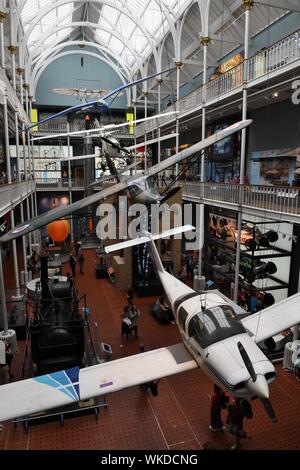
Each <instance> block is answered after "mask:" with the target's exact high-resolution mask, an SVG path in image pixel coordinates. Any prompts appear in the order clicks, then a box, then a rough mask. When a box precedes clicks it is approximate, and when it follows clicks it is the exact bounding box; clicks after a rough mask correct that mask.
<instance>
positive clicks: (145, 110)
mask: <svg viewBox="0 0 300 470" xmlns="http://www.w3.org/2000/svg"><path fill="white" fill-rule="evenodd" d="M143 93H144V99H145V107H144V117H145V118H146V117H147V111H148V110H147V105H148V102H147V101H148V99H147V97H148V95H149V92H148V91H147V90H144V91H143ZM144 126H145V137H144V142H145V147H144V149H145V152H144V155H145V160H144V169H145V171H146V170H147V163H148V162H147V124H146V121H145V123H144Z"/></svg>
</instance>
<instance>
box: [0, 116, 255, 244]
mask: <svg viewBox="0 0 300 470" xmlns="http://www.w3.org/2000/svg"><path fill="white" fill-rule="evenodd" d="M251 122H252V120H251V119H246V120H244V121H239V122H237V123H235V124H233V125H232V126H229V127H226V128H225V129H222V130H220V131H218V132H217V133H216V134H213V135H211V136H210V137H207V138H206V139H204V140H202V141H200V142H197V143H196V144H194V145H191V146H190V147H188V148H186V149H184V150H182V151H181V152H179V153H177V154H175V155H173V156H172V157H169V158H166V159H165V160H163V161H162V162H160V163H158V164H157V165H154V166H152V167H150V168H149V169H148V170H147V171H145V173H144V175H134V176H124V177H123V178H121V180H120V182H119V183H117V184H115V185H114V186H111V187H109V188H106V189H104V190H102V191H99V192H95V194H92V195H90V196H88V197H86V198H84V199H81V200H79V201H76V202H74V203H72V204H69V205H67V206H61V207H57V208H54V209H52V210H50V211H49V212H46V213H45V214H42V215H40V216H38V217H35V218H34V219H31V220H28V221H27V222H26V223H24V224H22V225H19V226H17V227H15V228H14V229H12V230H10V231H9V232H7V233H6V234H5V235H3V236H2V237H1V238H0V242H8V241H10V240H13V239H15V238H18V237H21V236H23V235H25V234H26V233H29V232H32V231H33V230H36V229H38V228H40V227H42V226H44V225H47V224H49V223H50V222H53V221H54V220H57V219H60V218H62V217H65V216H67V215H69V214H72V213H73V212H75V211H77V210H80V209H83V208H84V207H87V206H89V205H91V204H94V203H95V202H99V201H101V200H103V199H105V198H107V197H109V196H111V195H113V194H117V193H119V192H121V191H123V190H125V189H128V190H129V192H130V194H131V197H133V198H134V202H138V203H142V204H160V203H162V202H164V201H165V200H166V198H167V197H170V194H169V195H166V194H164V195H161V194H160V193H159V191H158V190H157V189H156V187H155V186H154V183H153V180H152V179H151V178H152V177H153V176H155V175H157V174H158V173H160V172H161V171H164V170H166V169H167V168H169V167H171V166H173V165H176V164H177V163H179V162H181V161H182V160H185V159H188V158H190V157H191V156H192V155H194V154H195V153H197V152H201V151H204V150H205V149H207V148H208V147H210V146H211V145H214V144H215V143H216V142H219V141H220V140H222V139H224V138H226V137H228V136H230V135H232V134H234V133H235V132H238V131H240V130H242V129H244V128H246V127H247V126H249V125H250V124H251ZM172 191H173V190H172Z"/></svg>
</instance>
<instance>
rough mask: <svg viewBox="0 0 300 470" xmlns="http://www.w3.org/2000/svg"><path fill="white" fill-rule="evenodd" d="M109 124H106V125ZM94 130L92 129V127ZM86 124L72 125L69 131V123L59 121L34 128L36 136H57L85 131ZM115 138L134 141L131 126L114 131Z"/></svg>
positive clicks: (81, 136)
mask: <svg viewBox="0 0 300 470" xmlns="http://www.w3.org/2000/svg"><path fill="white" fill-rule="evenodd" d="M107 124H109V122H107V123H105V124H104V125H107ZM91 128H92V127H91ZM84 130H85V124H84V122H82V123H78V122H75V123H70V126H69V130H68V123H67V122H59V121H54V120H53V121H49V122H44V123H43V124H40V125H39V126H38V128H37V129H36V128H33V133H34V135H35V136H44V135H48V134H49V135H51V134H53V135H55V134H64V133H66V132H78V131H84ZM96 132H97V127H95V133H96ZM113 135H114V137H116V138H118V139H133V138H134V136H133V135H132V134H130V130H129V126H127V127H120V128H118V129H116V130H115V131H114V134H113ZM83 136H84V134H79V135H78V136H76V135H74V136H72V137H80V138H81V139H82V138H83Z"/></svg>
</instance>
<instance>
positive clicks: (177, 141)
mask: <svg viewBox="0 0 300 470" xmlns="http://www.w3.org/2000/svg"><path fill="white" fill-rule="evenodd" d="M175 65H176V140H175V142H176V143H175V146H176V153H178V152H179V97H180V96H179V95H180V69H181V67H182V65H183V63H182V62H181V60H180V59H179V60H177V61H176V62H175ZM175 175H176V176H178V163H176V166H175Z"/></svg>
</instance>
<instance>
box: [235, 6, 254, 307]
mask: <svg viewBox="0 0 300 470" xmlns="http://www.w3.org/2000/svg"><path fill="white" fill-rule="evenodd" d="M243 4H244V8H245V48H244V50H245V52H244V70H243V109H242V119H247V105H248V92H247V83H248V58H249V39H250V10H251V8H252V7H253V0H243ZM246 137H247V131H246V129H243V130H242V140H241V162H240V184H241V185H242V184H244V176H245V164H246ZM241 234H242V211H241V210H239V211H238V220H237V241H236V256H235V274H234V291H233V300H234V302H237V301H238V295H239V274H240V259H241Z"/></svg>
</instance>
